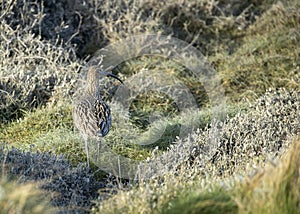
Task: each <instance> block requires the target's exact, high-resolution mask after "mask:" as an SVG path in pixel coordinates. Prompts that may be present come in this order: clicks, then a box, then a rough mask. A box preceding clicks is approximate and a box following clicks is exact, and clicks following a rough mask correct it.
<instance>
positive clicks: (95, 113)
mask: <svg viewBox="0 0 300 214" xmlns="http://www.w3.org/2000/svg"><path fill="white" fill-rule="evenodd" d="M103 76H111V77H114V78H116V79H118V80H119V81H120V82H122V81H121V80H120V79H119V78H118V77H117V76H115V75H113V74H111V73H108V72H105V71H102V70H99V69H97V67H91V68H90V70H89V71H88V76H87V86H86V90H85V92H84V94H83V95H82V96H81V97H80V99H79V100H78V101H77V102H76V103H75V106H74V108H73V120H74V124H75V127H76V128H77V129H78V130H79V131H80V133H81V135H82V137H83V138H84V141H85V150H86V154H87V161H88V165H89V148H88V139H89V138H92V139H96V140H97V142H98V144H99V146H100V144H101V138H102V137H104V136H105V135H107V134H108V132H109V130H110V128H111V123H112V119H111V114H110V109H109V106H108V105H107V104H106V103H105V102H104V101H103V100H102V99H101V96H100V87H99V79H100V78H102V77H103Z"/></svg>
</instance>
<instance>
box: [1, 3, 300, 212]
mask: <svg viewBox="0 0 300 214" xmlns="http://www.w3.org/2000/svg"><path fill="white" fill-rule="evenodd" d="M299 29H300V3H299V2H298V1H297V0H292V1H285V0H284V1H275V0H267V1H261V2H259V1H254V0H253V1H247V2H245V1H236V0H229V1H214V0H201V1H196V0H192V1H186V0H181V1H175V0H169V1H160V2H158V1H155V0H142V1H138V0H132V1H129V0H114V1H106V0H105V1H97V0H93V1H91V0H88V1H81V0H76V1H65V0H57V1H50V0H49V1H35V0H5V1H1V2H0V32H1V33H0V55H1V63H0V143H2V145H1V148H0V161H1V172H2V175H1V187H0V188H1V191H0V195H1V197H0V206H1V209H2V210H4V212H7V213H43V212H45V210H47V212H48V213H50V212H53V213H56V212H64V211H69V212H75V211H77V212H80V213H84V212H94V213H216V212H218V213H220V212H221V213H238V212H240V213H274V212H275V213H297V212H299V210H300V207H299V204H300V192H299V188H298V187H299V180H300V179H299V169H300V163H299V157H300V156H299V152H300V149H299V143H300V140H299V133H300V64H299V56H300V55H299V53H300V30H299ZM141 34H157V35H171V36H173V37H176V38H179V39H181V40H183V41H185V42H187V43H189V44H190V45H191V46H193V47H196V48H198V50H199V51H201V52H202V53H203V55H204V56H206V57H207V60H208V62H209V63H210V64H211V65H212V67H214V69H215V70H216V72H217V75H218V76H219V78H220V87H222V89H223V90H224V95H225V97H226V109H223V111H224V112H223V113H224V114H223V116H222V117H220V118H217V120H216V119H215V118H213V116H212V112H211V103H210V100H209V98H210V97H209V96H208V93H209V92H207V91H206V90H205V87H204V86H203V84H202V83H200V82H199V81H198V79H195V77H194V76H192V75H190V74H191V73H190V71H189V69H188V68H187V67H185V66H183V65H181V64H179V63H178V62H175V61H173V60H170V59H166V58H160V57H157V56H143V57H138V58H135V59H130V60H127V61H126V62H124V63H122V64H119V65H118V66H117V67H115V68H113V70H112V72H113V73H115V74H117V75H119V76H120V78H122V80H124V81H126V80H127V81H128V80H130V79H131V78H132V77H133V76H134V75H137V74H138V73H141V72H142V71H145V70H148V71H151V72H153V76H154V75H155V72H156V71H159V72H164V74H166V75H170V76H171V75H173V76H175V77H176V78H177V79H178V80H180V81H181V83H183V84H184V85H185V87H186V88H187V89H188V90H189V91H190V93H191V94H192V95H193V97H194V99H195V102H196V104H197V105H198V106H199V109H197V110H195V109H191V110H190V111H188V113H185V114H180V113H181V112H180V109H178V108H177V106H176V102H175V101H174V100H173V99H172V97H169V96H167V95H166V94H164V93H157V92H155V91H149V92H147V93H141V94H139V95H138V96H136V97H134V98H133V99H132V102H131V104H130V106H129V109H128V112H126V113H124V112H123V111H124V109H122V107H121V106H120V105H119V103H118V102H116V100H114V99H113V98H112V97H113V95H114V93H115V92H116V88H117V85H115V84H116V83H115V82H113V80H107V79H106V80H105V81H103V82H101V84H102V85H101V86H102V88H103V91H102V95H103V99H105V100H106V101H107V102H108V103H109V105H110V106H111V109H112V114H113V127H112V130H111V131H110V133H109V135H107V136H106V137H105V144H106V145H107V146H108V147H109V148H110V149H111V150H112V151H113V152H114V153H115V154H119V155H122V156H123V157H126V158H129V159H130V160H133V161H136V163H138V164H139V166H140V169H141V173H140V174H138V176H136V177H135V179H121V178H118V177H117V175H119V173H120V172H118V173H112V174H108V173H106V172H103V171H101V170H98V168H97V164H96V165H93V166H92V169H90V170H89V169H87V168H86V166H85V161H86V160H85V154H84V150H83V144H82V140H81V137H80V135H79V134H78V132H77V130H75V129H74V126H73V121H72V116H71V115H72V114H71V112H72V99H73V97H74V95H76V90H77V89H78V87H77V86H78V85H82V80H83V79H84V76H85V74H86V69H87V68H88V66H90V65H91V64H95V63H98V62H99V57H101V56H97V54H98V52H97V50H98V49H101V48H103V47H105V46H106V45H108V44H111V43H114V42H118V41H119V40H121V39H124V38H127V37H129V36H132V35H141ZM92 56H94V58H91V57H92ZM90 59H92V60H90ZM97 60H98V61H97ZM105 63H107V62H105V58H103V64H105ZM155 78H160V77H159V76H155ZM141 81H142V80H141ZM143 81H144V80H143ZM145 84H147V82H146V83H145ZM161 116H163V117H164V119H162V120H160V121H159V123H157V124H156V125H154V126H151V125H150V122H151V120H152V121H155V120H156V119H157V118H161ZM187 123H192V124H193V130H190V133H187V134H182V135H180V137H178V135H179V132H180V129H181V127H184V126H185V125H186V124H187ZM160 129H164V130H165V131H164V133H163V135H162V136H161V137H160V139H158V140H157V141H156V142H155V143H154V144H151V145H147V146H141V145H138V144H137V142H132V139H137V140H136V141H140V140H141V139H142V140H143V141H144V142H150V141H151V138H153V136H155V134H156V133H157V130H160ZM141 133H144V134H142V135H141ZM212 133H214V134H212ZM125 136H131V138H130V137H125ZM141 136H142V137H141ZM128 139H131V140H128ZM133 141H134V140H133ZM103 157H105V155H104V154H103ZM139 161H141V162H139ZM125 169H126V167H125ZM43 195H47V197H44V196H43ZM42 196H43V197H42Z"/></svg>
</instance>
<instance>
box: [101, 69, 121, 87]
mask: <svg viewBox="0 0 300 214" xmlns="http://www.w3.org/2000/svg"><path fill="white" fill-rule="evenodd" d="M102 73H103V74H104V75H105V76H107V77H113V78H115V79H117V80H119V81H120V82H121V83H122V84H123V81H122V80H121V79H120V78H119V77H118V76H117V75H115V74H112V73H110V72H107V71H104V72H102Z"/></svg>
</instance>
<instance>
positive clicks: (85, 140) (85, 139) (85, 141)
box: [84, 137, 90, 169]
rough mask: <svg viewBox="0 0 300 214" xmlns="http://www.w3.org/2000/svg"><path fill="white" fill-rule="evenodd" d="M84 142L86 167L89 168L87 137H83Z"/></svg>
mask: <svg viewBox="0 0 300 214" xmlns="http://www.w3.org/2000/svg"><path fill="white" fill-rule="evenodd" d="M84 143H85V152H86V161H87V165H88V169H90V156H89V146H88V139H87V137H85V138H84Z"/></svg>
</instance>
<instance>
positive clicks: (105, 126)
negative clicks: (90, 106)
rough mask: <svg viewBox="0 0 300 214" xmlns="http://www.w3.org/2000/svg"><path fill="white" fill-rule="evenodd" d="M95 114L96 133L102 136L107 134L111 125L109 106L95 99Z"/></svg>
mask: <svg viewBox="0 0 300 214" xmlns="http://www.w3.org/2000/svg"><path fill="white" fill-rule="evenodd" d="M95 116H96V118H97V126H98V134H99V135H100V136H101V137H104V136H105V135H107V134H108V132H109V130H110V127H111V114H110V109H109V106H108V105H107V104H106V103H105V102H103V101H101V100H97V101H96V103H95Z"/></svg>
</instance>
